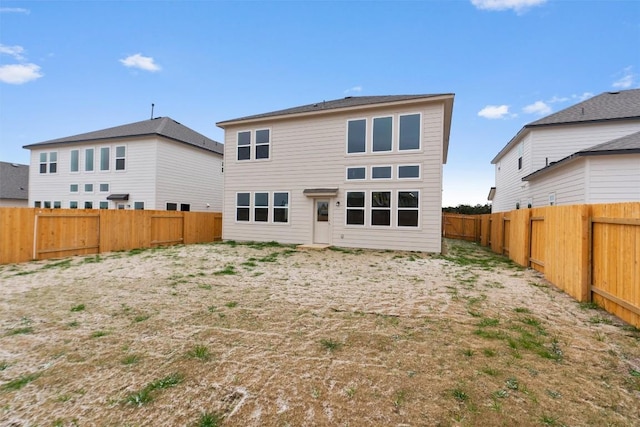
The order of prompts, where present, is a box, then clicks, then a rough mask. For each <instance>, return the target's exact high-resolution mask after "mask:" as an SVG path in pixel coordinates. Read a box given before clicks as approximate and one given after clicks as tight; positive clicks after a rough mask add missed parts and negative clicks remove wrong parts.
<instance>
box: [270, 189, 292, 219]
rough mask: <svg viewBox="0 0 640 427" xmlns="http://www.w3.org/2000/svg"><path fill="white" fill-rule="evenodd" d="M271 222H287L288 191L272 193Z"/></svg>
mask: <svg viewBox="0 0 640 427" xmlns="http://www.w3.org/2000/svg"><path fill="white" fill-rule="evenodd" d="M273 222H289V193H273Z"/></svg>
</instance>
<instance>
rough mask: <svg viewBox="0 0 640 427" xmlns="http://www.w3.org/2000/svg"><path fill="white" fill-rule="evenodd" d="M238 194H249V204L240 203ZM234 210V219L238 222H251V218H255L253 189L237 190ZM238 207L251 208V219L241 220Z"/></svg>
mask: <svg viewBox="0 0 640 427" xmlns="http://www.w3.org/2000/svg"><path fill="white" fill-rule="evenodd" d="M238 194H248V195H249V205H248V206H245V205H238ZM233 204H234V206H235V208H234V210H233V220H234V222H235V223H236V224H250V223H251V219H252V218H253V215H252V210H253V192H251V191H237V192H236V193H235V201H234V203H233ZM238 208H247V209H249V219H248V220H247V221H239V220H238Z"/></svg>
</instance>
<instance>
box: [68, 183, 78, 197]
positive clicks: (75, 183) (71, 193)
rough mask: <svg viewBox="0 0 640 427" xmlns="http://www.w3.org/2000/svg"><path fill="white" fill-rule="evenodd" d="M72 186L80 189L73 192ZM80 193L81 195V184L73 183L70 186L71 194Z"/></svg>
mask: <svg viewBox="0 0 640 427" xmlns="http://www.w3.org/2000/svg"><path fill="white" fill-rule="evenodd" d="M72 185H76V186H77V187H78V189H77V190H76V191H72V190H71V186H72ZM78 193H80V184H76V183H75V182H72V183H71V184H69V194H78Z"/></svg>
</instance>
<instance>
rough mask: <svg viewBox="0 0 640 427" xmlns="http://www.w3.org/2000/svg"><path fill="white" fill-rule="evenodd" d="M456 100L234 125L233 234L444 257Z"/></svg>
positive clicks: (227, 208)
mask: <svg viewBox="0 0 640 427" xmlns="http://www.w3.org/2000/svg"><path fill="white" fill-rule="evenodd" d="M453 98H454V95H453V94H435V95H396V96H394V95H391V96H363V97H347V98H344V99H338V100H333V101H326V102H325V101H323V102H318V103H315V104H309V105H304V106H300V107H294V108H289V109H286V110H280V111H274V112H270V113H265V114H258V115H253V116H248V117H242V118H238V119H233V120H226V121H222V122H219V123H217V125H218V126H220V127H221V128H223V129H224V131H225V144H224V147H225V159H226V163H225V194H224V211H223V212H224V213H223V238H224V239H233V240H245V241H246V240H259V241H271V240H274V241H278V242H281V243H293V244H317V245H335V246H343V247H359V248H374V249H398V250H417V251H427V252H440V250H441V221H442V220H441V218H442V214H441V205H442V165H443V164H444V163H445V162H446V160H447V150H448V146H449V132H450V128H451V115H452V109H453Z"/></svg>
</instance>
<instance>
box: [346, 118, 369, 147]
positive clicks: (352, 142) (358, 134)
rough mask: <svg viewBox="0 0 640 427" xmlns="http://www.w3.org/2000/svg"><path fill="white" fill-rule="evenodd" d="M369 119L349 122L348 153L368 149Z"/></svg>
mask: <svg viewBox="0 0 640 427" xmlns="http://www.w3.org/2000/svg"><path fill="white" fill-rule="evenodd" d="M366 140H367V121H366V120H365V119H360V120H349V121H348V122H347V153H364V152H365V151H366Z"/></svg>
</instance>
